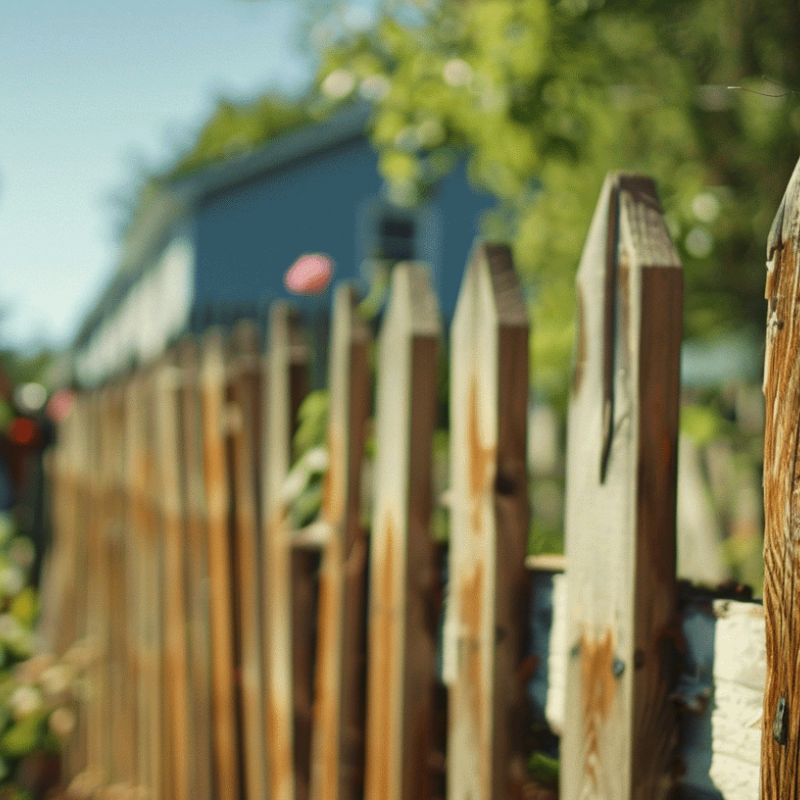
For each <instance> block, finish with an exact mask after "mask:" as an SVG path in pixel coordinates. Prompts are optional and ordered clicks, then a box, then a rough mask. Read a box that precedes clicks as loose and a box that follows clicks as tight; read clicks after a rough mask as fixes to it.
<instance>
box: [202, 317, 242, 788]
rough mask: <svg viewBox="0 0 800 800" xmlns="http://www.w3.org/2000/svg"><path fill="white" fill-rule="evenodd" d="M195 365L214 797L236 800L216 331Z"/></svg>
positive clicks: (220, 355) (226, 499) (220, 359)
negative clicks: (204, 527)
mask: <svg viewBox="0 0 800 800" xmlns="http://www.w3.org/2000/svg"><path fill="white" fill-rule="evenodd" d="M201 361H202V364H201V368H200V385H201V397H202V399H201V406H202V420H203V421H202V431H203V476H204V485H205V499H206V513H207V535H208V538H207V543H208V570H209V572H208V592H209V621H210V628H211V700H212V704H211V709H212V720H211V731H212V736H213V747H212V753H213V754H214V779H215V790H214V796H215V797H216V798H217V800H239V797H240V788H239V766H240V762H239V756H240V749H239V748H240V746H241V744H240V742H239V738H240V737H239V735H238V722H237V720H238V714H237V698H236V675H235V667H236V657H235V632H234V619H233V610H232V604H233V587H232V586H231V574H232V573H231V547H230V529H229V514H230V502H231V501H230V488H229V484H228V473H227V464H226V461H227V456H226V431H225V414H224V410H225V358H224V344H223V340H222V334H221V333H220V331H219V330H211V331H209V332H208V333H207V334H206V336H205V340H204V342H203V347H202V355H201Z"/></svg>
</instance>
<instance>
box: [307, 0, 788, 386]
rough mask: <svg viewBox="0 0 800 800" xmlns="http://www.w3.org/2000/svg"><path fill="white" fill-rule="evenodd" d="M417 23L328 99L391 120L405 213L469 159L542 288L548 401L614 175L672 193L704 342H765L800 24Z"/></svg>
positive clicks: (665, 19)
mask: <svg viewBox="0 0 800 800" xmlns="http://www.w3.org/2000/svg"><path fill="white" fill-rule="evenodd" d="M418 8H419V20H418V21H417V23H416V24H403V23H400V22H398V21H397V19H395V18H393V17H392V16H391V14H388V13H387V14H385V15H384V16H383V17H382V18H381V19H380V21H379V22H378V24H377V25H375V27H374V28H373V29H372V30H370V31H368V32H365V33H362V34H359V35H356V36H351V37H349V38H348V39H346V40H344V41H341V42H340V43H339V44H338V46H336V47H333V48H331V49H330V50H329V51H328V52H327V53H326V54H325V56H324V60H323V62H322V65H321V68H320V71H319V77H318V82H317V86H318V89H319V91H320V94H322V95H323V96H327V97H329V98H330V102H332V103H334V102H341V101H342V100H344V99H346V98H347V97H349V96H352V95H353V94H356V93H360V94H361V95H362V96H364V97H367V98H369V99H370V100H372V101H373V102H374V103H375V115H374V126H373V133H372V138H373V141H374V143H375V145H376V147H377V148H378V149H379V151H380V164H381V171H382V174H383V176H384V178H385V179H386V181H387V182H388V184H389V185H390V186H391V187H392V193H393V196H394V197H395V199H397V200H398V201H400V202H415V201H417V200H418V199H419V198H422V197H424V196H425V195H426V194H427V193H428V192H430V191H435V184H436V180H437V179H438V178H439V177H440V176H441V175H442V174H443V173H444V172H446V171H447V170H449V169H451V168H452V166H453V163H454V161H455V159H456V158H457V157H458V155H459V154H464V155H465V156H466V157H467V159H468V163H469V170H470V176H471V178H472V179H473V181H474V182H475V183H476V184H477V185H479V186H481V187H483V188H485V189H488V190H489V191H490V192H491V193H493V194H494V195H495V196H496V197H497V198H498V199H499V201H500V209H499V211H498V212H497V213H494V214H492V215H490V216H489V217H488V218H487V220H486V227H487V233H488V234H489V235H499V236H503V237H506V238H510V239H511V240H512V241H513V242H514V244H515V254H516V260H517V263H518V265H519V268H520V269H521V271H522V273H523V275H524V277H525V279H526V282H527V284H528V286H529V287H530V289H531V296H532V298H533V303H534V306H535V325H534V348H533V352H534V355H533V358H534V368H535V375H536V382H537V384H538V385H539V386H540V387H544V388H545V389H546V390H551V391H556V392H558V391H560V390H562V389H563V387H564V383H565V380H564V375H565V370H564V364H565V360H566V358H567V357H568V352H569V350H570V348H571V346H572V330H571V325H572V317H573V300H572V282H573V277H574V270H575V267H576V265H577V262H578V259H579V255H580V251H581V248H582V245H583V240H584V237H585V232H586V230H587V228H588V223H589V219H590V216H591V214H592V211H593V208H594V205H595V203H596V201H597V197H598V193H599V189H600V186H601V184H602V180H603V177H604V175H605V173H606V172H607V171H608V170H612V169H626V170H634V171H642V172H645V173H648V174H650V175H651V176H653V177H654V178H655V179H656V181H657V183H658V186H659V189H660V192H661V197H662V202H663V205H664V207H665V209H666V211H667V214H668V221H669V225H670V228H671V231H672V234H673V236H674V239H675V241H676V244H677V245H678V247H679V250H680V252H681V255H682V257H683V260H684V265H685V268H686V281H687V310H686V320H685V322H686V330H687V334H688V335H692V336H714V335H717V334H719V333H721V332H725V331H730V330H735V329H740V328H742V327H753V328H760V327H761V326H763V316H764V307H763V285H764V284H763V281H764V277H763V274H764V273H763V264H764V248H765V243H766V238H767V232H768V230H769V225H770V223H771V220H772V216H773V215H774V213H775V210H776V209H777V207H778V204H779V201H780V197H781V195H782V193H783V189H784V187H785V184H786V181H787V179H788V176H789V174H790V173H791V170H792V167H793V166H794V162H795V160H796V158H797V155H798V153H797V147H796V146H795V140H796V137H797V133H798V130H800V108H798V104H797V102H796V96H795V95H794V94H793V93H791V92H788V91H786V90H784V89H782V88H781V87H784V86H785V87H792V86H800V65H799V64H798V55H797V52H796V47H795V46H794V42H796V41H797V38H796V37H797V36H798V35H799V34H800V14H798V10H797V9H796V8H795V7H794V6H792V7H791V8H790V7H788V5H787V4H782V3H779V2H772V0H767V2H752V1H751V0H741V1H740V2H735V1H734V0H701V2H693V1H692V2H685V1H684V0H673V2H671V3H658V2H638V1H637V2H634V1H632V0H609V1H608V2H605V3H604V2H602V0H599V1H598V0H560V1H559V2H557V3H552V2H548V1H547V0H481V2H476V1H474V0H460V1H459V0H443V2H439V3H435V4H429V5H427V6H425V7H424V8H422V7H418ZM762 75H766V76H769V78H771V79H772V80H773V81H775V83H772V82H770V81H769V80H764V79H762V77H761V76H762ZM732 84H736V85H741V86H742V87H743V89H744V90H734V89H729V88H728V87H729V86H730V85H732ZM748 90H751V91H748ZM756 92H762V94H757V93H756ZM764 95H779V96H764Z"/></svg>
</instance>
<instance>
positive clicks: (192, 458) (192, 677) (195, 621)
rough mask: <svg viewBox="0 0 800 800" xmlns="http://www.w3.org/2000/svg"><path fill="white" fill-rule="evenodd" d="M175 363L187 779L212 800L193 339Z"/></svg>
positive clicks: (201, 799) (195, 793)
mask: <svg viewBox="0 0 800 800" xmlns="http://www.w3.org/2000/svg"><path fill="white" fill-rule="evenodd" d="M178 363H179V364H180V367H181V369H182V370H183V382H182V387H181V396H180V402H181V423H182V424H181V453H182V462H183V470H184V475H185V479H184V484H183V492H184V498H185V499H184V508H185V514H186V520H185V524H186V562H187V575H186V581H187V589H186V593H187V604H188V613H189V617H188V627H189V630H188V634H187V644H188V648H189V653H190V658H189V662H188V667H189V677H188V680H189V686H190V696H191V698H192V702H191V703H190V705H189V719H190V725H189V730H188V733H187V736H188V738H187V741H186V747H187V748H188V749H189V750H191V752H192V754H193V766H192V769H191V772H190V774H189V780H190V791H191V796H192V798H195V800H211V798H212V796H213V789H212V764H213V757H212V745H211V737H212V721H211V653H210V642H209V631H210V622H209V613H210V612H209V596H208V574H209V568H208V536H207V530H206V528H207V515H206V513H205V506H204V502H203V498H204V490H203V464H202V452H201V451H202V433H201V408H200V394H199V389H200V386H199V381H200V372H199V353H198V347H197V343H196V342H195V341H194V340H193V339H189V338H186V339H184V340H183V341H182V342H181V343H180V345H179V348H178Z"/></svg>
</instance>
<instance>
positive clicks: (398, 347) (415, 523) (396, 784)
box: [364, 264, 441, 800]
mask: <svg viewBox="0 0 800 800" xmlns="http://www.w3.org/2000/svg"><path fill="white" fill-rule="evenodd" d="M440 329H441V322H440V317H439V309H438V305H437V302H436V297H435V295H434V293H433V290H432V288H431V284H430V276H429V272H428V269H427V267H425V266H424V265H418V264H402V265H398V266H396V267H395V268H394V270H393V274H392V285H391V296H390V300H389V305H388V308H387V311H386V315H385V317H384V322H383V327H382V330H381V334H380V339H379V351H378V364H377V377H376V380H377V404H376V406H377V407H376V453H377V454H376V461H375V469H374V475H373V487H374V505H373V523H372V535H371V542H370V592H369V596H370V606H369V628H368V631H369V644H368V654H369V660H368V668H367V675H368V694H367V745H366V765H365V793H364V796H365V798H366V800H401V799H402V800H426V798H430V797H432V789H433V781H432V779H431V763H432V759H431V753H432V736H433V702H434V684H435V681H436V643H437V626H436V618H437V617H436V614H435V611H434V609H433V608H432V603H433V598H434V597H435V595H436V592H435V584H436V582H437V580H438V576H437V575H436V568H435V555H434V548H433V540H432V538H431V529H430V521H431V508H432V501H431V494H432V461H433V450H432V448H433V429H434V426H435V422H436V387H437V357H438V347H439V340H440V335H441V330H440Z"/></svg>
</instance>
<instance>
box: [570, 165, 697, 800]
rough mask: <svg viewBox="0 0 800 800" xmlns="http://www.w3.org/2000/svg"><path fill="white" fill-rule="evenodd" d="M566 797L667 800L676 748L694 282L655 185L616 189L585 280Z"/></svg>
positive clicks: (573, 502)
mask: <svg viewBox="0 0 800 800" xmlns="http://www.w3.org/2000/svg"><path fill="white" fill-rule="evenodd" d="M577 287H578V291H577V295H578V330H577V348H576V351H577V353H576V364H575V376H574V381H573V386H572V393H571V398H570V409H569V421H568V445H567V495H566V549H567V581H568V608H569V611H568V623H567V624H568V626H569V627H568V633H567V643H568V647H569V657H568V663H567V696H568V697H569V698H571V700H570V701H569V702H568V703H567V708H566V714H565V730H564V736H563V738H562V742H561V747H562V749H561V753H562V764H563V769H562V773H561V775H562V797H564V798H565V800H577V798H579V797H587V796H603V797H606V798H609V800H613V799H614V798H618V799H619V800H623V798H624V799H625V800H628V799H629V798H642V799H643V798H647V799H648V800H650V799H651V798H660V797H664V796H666V794H667V793H668V791H669V788H670V784H671V779H672V778H671V774H670V773H671V766H672V751H673V746H674V742H675V735H676V728H675V725H676V720H675V710H674V705H673V703H672V701H671V700H670V698H669V692H670V690H671V686H672V681H673V677H674V676H673V670H674V666H675V664H674V661H675V660H674V658H671V657H670V654H671V653H672V654H673V655H674V651H675V646H676V641H675V640H676V638H677V635H678V634H677V627H676V615H677V595H676V579H675V541H676V540H675V496H676V475H677V431H678V408H679V391H680V386H679V382H680V374H679V365H680V342H681V313H682V287H683V281H682V271H681V268H680V261H679V259H678V256H677V254H676V252H675V250H674V248H673V246H672V243H671V242H670V239H669V235H668V233H667V231H666V227H665V224H664V220H663V217H662V214H661V211H660V207H659V204H658V200H657V197H656V192H655V187H654V185H653V183H652V181H651V180H649V179H648V178H644V177H641V176H636V175H625V174H618V175H611V176H609V178H608V179H607V181H606V183H605V185H604V187H603V192H602V194H601V197H600V200H599V202H598V206H597V210H596V212H595V216H594V219H593V221H592V225H591V228H590V231H589V235H588V239H587V243H586V246H585V249H584V253H583V257H582V259H581V264H580V268H579V270H578V278H577Z"/></svg>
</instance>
